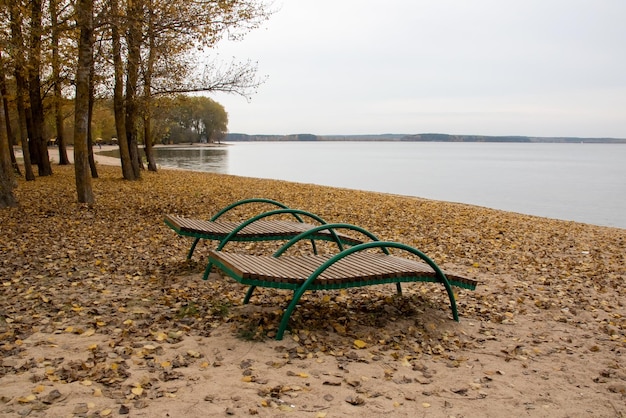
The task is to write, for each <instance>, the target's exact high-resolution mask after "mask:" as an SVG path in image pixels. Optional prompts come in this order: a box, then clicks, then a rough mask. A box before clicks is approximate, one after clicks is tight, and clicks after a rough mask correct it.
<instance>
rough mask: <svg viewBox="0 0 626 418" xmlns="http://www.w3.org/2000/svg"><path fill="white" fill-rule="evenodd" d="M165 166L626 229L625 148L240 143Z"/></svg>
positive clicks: (188, 151)
mask: <svg viewBox="0 0 626 418" xmlns="http://www.w3.org/2000/svg"><path fill="white" fill-rule="evenodd" d="M157 162H158V163H159V164H160V165H162V166H169V167H178V168H184V169H188V170H198V171H210V172H217V173H224V174H233V175H238V176H248V177H259V178H271V179H280V180H287V181H293V182H301V183H313V184H320V185H328V186H334V187H344V188H350V189H360V190H369V191H377V192H384V193H394V194H401V195H408V196H418V197H424V198H428V199H435V200H445V201H451V202H461V203H469V204H475V205H479V206H485V207H490V208H495V209H503V210H507V211H512V212H518V213H525V214H530V215H538V216H543V217H549V218H557V219H565V220H573V221H577V222H584V223H591V224H596V225H605V226H613V227H619V228H626V145H623V144H622V145H620V144H537V143H530V144H529V143H506V144H505V143H448V142H428V143H424V142H243V143H239V142H238V143H234V144H231V145H226V146H219V147H197V146H195V147H188V148H177V149H173V148H157Z"/></svg>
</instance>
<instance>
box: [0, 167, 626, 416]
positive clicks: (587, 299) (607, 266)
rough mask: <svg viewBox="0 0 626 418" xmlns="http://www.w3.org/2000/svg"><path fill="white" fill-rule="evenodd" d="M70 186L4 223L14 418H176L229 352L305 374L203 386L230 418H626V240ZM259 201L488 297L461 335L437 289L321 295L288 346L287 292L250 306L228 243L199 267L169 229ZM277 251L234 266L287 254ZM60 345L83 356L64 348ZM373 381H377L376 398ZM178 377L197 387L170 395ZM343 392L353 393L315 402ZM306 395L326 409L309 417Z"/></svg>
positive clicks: (449, 211) (280, 191)
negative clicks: (314, 217) (355, 236)
mask: <svg viewBox="0 0 626 418" xmlns="http://www.w3.org/2000/svg"><path fill="white" fill-rule="evenodd" d="M54 172H55V174H54V175H53V176H52V177H48V178H37V180H36V181H34V182H24V181H20V184H19V187H18V189H17V197H18V199H19V202H20V207H18V208H14V209H7V210H2V211H0V278H1V283H0V284H1V286H2V292H1V294H0V352H1V353H2V354H1V357H2V359H3V360H2V364H1V367H0V414H3V415H6V416H24V415H29V414H30V415H31V416H46V415H47V414H52V415H55V416H56V415H57V414H61V413H62V414H63V415H69V416H106V415H117V414H126V413H130V412H133V411H136V412H137V415H144V416H167V415H166V414H165V413H164V412H163V411H164V410H165V409H164V406H163V405H164V404H163V402H168V400H169V402H175V401H176V398H177V396H178V399H181V398H182V397H183V395H182V394H181V392H180V391H182V390H183V389H181V388H183V387H193V382H194V381H195V380H194V379H201V377H197V376H196V374H198V373H199V374H198V376H201V375H202V373H201V372H202V371H203V370H209V369H213V373H214V372H215V370H216V368H218V367H220V366H226V365H225V363H226V362H228V361H227V359H228V355H226V354H224V352H223V351H220V350H219V349H218V348H215V347H213V348H212V351H207V352H204V351H203V350H202V349H201V348H200V346H201V344H200V342H202V344H209V345H210V344H211V341H218V338H226V339H230V340H229V341H231V343H232V344H233V347H239V346H240V345H241V346H246V347H247V346H249V345H250V344H252V345H253V347H256V348H253V349H252V351H258V352H259V353H260V352H263V350H268V349H269V350H271V352H272V353H275V355H276V358H279V359H287V360H285V363H280V362H278V363H276V362H274V363H272V362H271V361H269V360H266V359H263V358H256V357H255V355H254V352H252V353H248V354H247V356H248V357H249V358H246V360H243V361H242V362H241V363H240V364H237V369H238V372H236V373H235V378H236V379H235V381H234V382H230V383H229V386H228V387H229V388H231V390H234V391H236V392H237V393H240V394H239V395H230V394H229V395H228V396H225V395H224V394H223V393H221V395H219V396H218V395H216V394H218V393H220V391H219V390H218V388H219V385H220V384H225V383H224V382H219V381H218V382H216V381H212V380H210V379H209V381H208V382H204V383H202V385H203V387H204V388H205V390H206V393H205V394H204V395H203V396H202V397H201V398H200V399H201V401H199V402H201V404H202V405H204V406H203V407H204V408H208V406H207V405H210V406H211V407H212V408H215V409H207V410H205V412H206V411H213V412H215V411H219V412H220V413H222V414H227V415H250V414H252V415H257V414H260V415H264V416H265V415H267V416H275V415H277V414H286V413H289V412H299V415H298V416H318V417H324V416H328V417H332V416H350V415H353V414H355V413H358V414H361V415H364V416H378V414H382V413H385V414H395V415H397V416H413V415H412V414H413V412H415V409H420V410H424V411H426V410H427V411H430V412H432V414H433V416H440V415H441V416H475V413H474V412H472V411H473V410H474V408H476V407H477V406H478V407H480V408H482V409H481V410H483V411H484V412H485V414H484V416H498V414H499V413H501V412H507V413H511V412H512V411H516V412H517V413H515V414H514V415H521V414H525V415H528V416H586V415H588V413H592V415H595V416H619V417H621V416H624V415H625V414H626V407H625V406H624V405H625V404H626V370H625V367H626V364H625V362H624V358H623V355H624V354H625V353H626V319H625V317H626V308H625V306H624V304H625V300H626V299H625V298H624V295H625V294H626V292H625V290H626V284H625V283H626V230H623V229H616V228H605V227H597V226H592V225H584V224H580V223H574V222H566V221H558V220H551V219H544V218H538V217H532V216H526V215H519V214H513V213H508V212H501V211H496V210H490V209H485V208H480V207H475V206H469V205H462V204H454V203H445V202H436V201H429V200H423V199H416V198H409V197H401V196H392V195H386V194H378V193H369V192H361V191H354V190H344V189H336V188H329V187H322V186H314V185H303V184H295V183H289V182H282V181H272V180H260V179H251V178H242V177H235V176H226V175H216V174H207V173H194V172H185V171H161V172H159V173H156V174H155V173H149V172H145V173H144V174H143V179H142V180H141V181H137V182H128V181H124V180H122V179H121V173H120V169H119V168H118V167H107V166H100V167H99V173H100V177H101V178H99V179H95V180H93V188H94V192H95V195H96V203H95V205H93V206H87V205H81V204H78V203H76V194H75V186H74V178H73V173H74V172H73V167H58V166H55V167H54ZM250 197H266V198H272V199H275V200H279V201H281V202H283V203H285V204H287V205H289V206H291V207H295V208H300V209H305V210H308V211H311V212H314V213H316V214H318V215H320V216H322V217H323V218H325V219H326V220H327V221H333V222H347V223H352V224H356V225H359V226H362V227H365V228H366V229H368V230H370V231H372V232H373V233H375V234H376V235H378V236H379V238H381V239H384V240H393V241H400V242H403V243H406V244H409V245H412V246H414V247H416V248H418V249H420V250H422V251H423V252H425V253H426V254H427V255H429V256H430V257H431V258H432V259H434V260H435V261H436V262H437V263H438V264H439V265H440V266H442V267H443V268H445V269H447V270H450V271H454V272H456V273H459V274H461V275H466V276H468V277H472V278H476V279H477V280H478V281H479V282H480V284H479V286H478V288H477V290H476V291H474V292H471V291H466V290H461V291H458V292H457V303H458V307H459V313H460V315H461V321H460V323H455V322H453V321H452V320H451V319H450V313H449V308H448V307H447V296H446V294H445V292H444V291H443V289H442V288H440V286H437V285H435V284H409V285H405V286H404V294H403V296H397V295H395V292H394V290H395V286H375V287H367V288H359V289H348V290H343V291H337V292H318V293H314V294H308V295H306V296H305V297H304V298H303V299H302V302H301V304H300V306H299V307H298V309H297V310H296V311H295V313H294V315H293V316H292V319H291V323H290V327H291V329H290V332H289V333H287V334H286V337H285V341H284V342H276V341H273V340H272V339H271V338H270V337H271V336H272V335H273V333H274V332H275V329H276V326H277V325H278V322H279V320H280V315H281V308H283V307H284V306H285V305H286V302H287V301H288V298H289V296H290V295H289V294H288V292H285V291H279V290H268V289H262V290H260V291H258V294H256V295H255V297H254V298H253V299H252V301H251V304H250V305H246V306H244V305H242V298H243V296H244V294H245V289H244V288H243V287H242V286H241V285H239V284H238V283H236V282H234V281H233V280H230V279H228V278H224V277H221V276H220V275H218V274H215V273H214V274H212V275H211V277H210V280H208V281H206V282H205V281H202V280H201V275H202V272H203V269H204V267H205V262H206V259H205V255H206V249H207V248H208V245H210V244H208V243H207V244H204V245H200V246H199V247H198V249H197V250H196V253H195V255H194V258H193V260H192V261H186V260H185V256H186V253H187V250H188V248H189V246H190V244H191V241H190V240H189V239H187V238H181V237H178V236H177V235H176V234H175V233H174V232H173V231H172V230H170V229H169V228H167V226H165V224H164V223H163V216H164V215H165V214H179V215H185V216H189V217H200V218H209V217H210V216H211V215H213V214H214V213H215V212H216V211H217V210H219V209H220V208H222V207H224V206H226V205H227V204H229V203H232V202H234V201H236V200H240V199H244V198H250ZM254 210H258V208H256V209H255V208H250V209H248V210H240V211H237V212H236V213H234V214H233V217H234V218H237V219H245V218H246V217H247V216H249V215H251V214H252V212H253V211H254ZM234 218H233V219H234ZM275 245H276V244H239V245H234V246H233V247H232V248H231V251H246V252H255V253H268V252H269V251H270V250H271V249H274V248H276V247H275ZM299 251H307V249H306V248H302V249H300V250H299ZM63 338H65V339H63ZM60 339H63V341H64V344H66V346H65V347H66V348H67V347H74V348H75V350H76V351H75V354H72V355H70V354H69V353H70V351H72V350H69V349H68V350H69V351H67V350H66V351H65V353H64V351H63V350H60V351H59V346H61V347H63V345H62V344H59V343H58V341H59V340H60ZM70 341H71V343H70ZM190 341H195V342H196V345H191V346H190V345H189V344H190ZM220 341H221V340H220ZM232 341H234V342H232ZM74 343H75V344H76V345H72V344H74ZM198 344H200V345H198ZM237 349H238V348H232V350H231V349H229V350H231V351H232V352H236V351H237ZM239 349H241V347H239ZM329 357H330V358H332V361H333V364H332V366H331V367H332V369H333V371H332V373H331V372H330V371H328V370H326V371H323V372H321V373H319V372H318V373H317V378H316V380H315V382H317V386H316V384H315V383H311V382H309V383H306V384H305V383H304V381H305V380H307V379H308V380H309V381H311V380H312V379H315V376H316V374H315V372H314V371H312V370H309V369H310V368H311V367H313V366H315V367H316V370H317V369H319V368H321V367H322V366H321V365H323V364H326V363H328V358H329ZM279 363H280V364H279ZM285 364H290V365H294V367H293V368H292V369H290V370H288V371H285V373H284V379H285V382H289V381H293V380H294V379H295V380H296V381H297V380H300V381H302V383H300V385H297V384H294V383H291V384H290V385H289V384H287V383H285V382H278V381H277V382H274V384H273V385H272V382H270V380H271V379H276V377H271V376H274V375H272V374H271V373H273V372H275V371H276V370H279V371H280V372H283V371H284V369H282V367H283V366H284V365H285ZM261 365H262V366H261ZM190 370H195V373H196V374H194V373H191V372H190ZM262 370H265V371H263V372H262ZM349 370H353V374H354V373H360V375H349V374H347V373H348V371H349ZM356 370H358V372H357V371H356ZM374 370H376V372H375V371H374ZM194 376H195V377H194ZM264 376H270V377H264ZM279 376H280V374H279ZM320 376H321V377H320ZM367 376H369V377H367ZM140 377H141V378H140ZM368 379H369V380H368ZM371 379H379V380H376V381H377V382H378V383H377V385H369V386H368V385H367V382H368V381H371ZM457 379H458V380H457ZM16 382H17V383H16ZM166 382H187V383H186V386H185V385H182V384H180V385H179V387H177V388H176V390H175V391H170V392H168V389H166V388H165V387H166ZM449 382H451V383H449ZM496 382H497V383H498V384H496ZM18 383H20V384H21V385H25V386H23V387H22V386H19V385H18V386H16V385H17V384H18ZM72 384H80V385H81V387H82V389H84V390H85V391H86V392H85V393H87V394H88V395H89V396H94V397H95V398H94V399H96V400H99V401H98V402H100V401H102V402H100V403H98V402H96V401H94V402H91V401H84V402H83V401H82V400H80V399H83V398H80V399H78V398H76V399H75V400H73V398H72V393H75V392H76V390H75V389H72V390H66V389H65V388H67V387H72V388H74V387H75V386H71V385H72ZM207 385H208V387H213V388H214V389H213V390H207V389H206V387H207ZM250 385H252V386H250ZM385 385H392V386H385ZM9 387H12V388H13V390H9V389H8V388H9ZM16 387H19V389H16ZM251 387H253V388H254V389H250V388H251ZM294 387H296V388H299V390H298V389H294ZM328 388H331V389H333V390H336V391H339V390H343V391H346V393H347V395H346V396H343V395H342V396H341V399H338V397H337V396H335V397H333V396H331V397H330V398H324V397H321V396H320V393H321V392H319V391H318V392H316V390H318V389H328ZM384 388H387V389H384ZM396 388H400V389H396ZM394 391H397V392H394ZM305 392H306V395H305V394H304V393H305ZM241 393H244V394H247V395H245V396H244V395H242V394H241ZM294 393H295V395H294ZM83 395H84V394H83ZM85 396H86V395H85ZM220 396H221V398H220ZM298 396H299V397H300V400H304V399H308V398H307V396H310V397H311V399H317V400H315V401H313V400H311V401H309V402H310V403H311V404H310V405H309V404H307V405H308V409H307V408H305V407H304V406H302V405H300V406H298V405H297V402H295V401H294V399H296V398H297V397H298ZM316 396H317V398H315V397H316ZM220 399H221V400H220ZM105 400H108V401H109V403H107V402H105ZM315 402H316V403H315ZM495 404H497V405H498V406H496V405H495ZM150 405H157V406H156V407H154V408H156V409H150V408H151V406H150ZM169 405H171V403H170V404H169ZM55 408H56V409H55ZM63 408H65V409H63ZM346 408H347V409H346ZM350 408H351V409H350ZM355 408H360V409H355ZM489 408H491V409H489ZM142 411H143V412H142ZM190 411H191V412H189V411H187V416H201V415H202V414H203V413H205V412H201V411H203V409H202V407H200V408H198V407H196V408H195V409H191V410H190ZM585 411H587V412H585ZM155 413H158V414H160V413H162V415H150V414H155ZM196 413H197V415H196ZM305 413H306V414H305Z"/></svg>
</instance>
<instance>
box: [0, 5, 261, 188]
mask: <svg viewBox="0 0 626 418" xmlns="http://www.w3.org/2000/svg"><path fill="white" fill-rule="evenodd" d="M271 14H272V12H271V10H270V9H269V5H268V4H265V3H264V2H263V1H262V0H258V1H257V0H195V1H193V2H190V1H187V0H132V1H131V0H80V1H72V0H47V1H44V0H0V54H1V55H0V58H1V59H2V66H1V67H0V81H2V84H3V85H4V80H6V86H7V88H6V89H2V98H3V110H4V109H6V110H7V114H8V115H9V117H5V118H4V119H3V120H4V123H3V125H4V126H2V127H1V128H2V129H4V130H5V132H6V133H7V141H4V142H6V143H8V146H6V145H5V146H2V147H0V153H2V154H0V157H2V158H0V160H3V161H8V159H7V158H5V157H7V156H8V155H9V154H11V151H12V145H15V144H19V143H21V144H22V151H23V156H24V169H25V174H26V178H27V179H28V180H34V179H35V176H34V173H33V171H32V169H31V164H36V165H37V167H38V174H39V175H40V176H45V175H51V174H52V168H51V167H50V158H49V156H48V148H47V144H48V142H49V141H50V140H51V139H52V138H54V139H55V142H56V144H58V145H59V161H60V163H61V164H66V163H67V162H68V159H67V157H66V155H65V152H66V151H65V146H66V143H67V142H72V140H71V138H69V137H68V136H67V135H66V133H67V132H66V130H67V127H68V126H71V125H72V121H73V123H74V126H73V128H74V129H73V131H74V137H73V140H74V146H75V148H74V150H75V152H76V150H77V149H78V150H79V152H82V150H83V147H82V145H83V143H84V145H85V147H84V149H85V150H86V152H87V154H88V155H89V154H90V153H91V152H92V145H93V142H94V133H95V134H96V135H98V134H97V133H96V132H104V131H106V130H107V129H110V128H105V127H103V126H98V124H93V123H92V122H93V117H94V114H97V111H98V108H101V107H99V106H97V105H96V104H97V103H98V101H100V100H103V99H104V100H109V101H110V102H112V103H113V106H112V107H113V121H114V127H115V129H114V130H115V135H116V137H117V139H118V143H119V146H120V154H121V161H122V175H123V177H124V178H125V179H128V180H134V179H138V178H140V175H141V169H143V162H142V161H143V159H142V157H141V156H140V150H139V145H138V144H141V143H143V144H144V152H145V156H146V158H147V160H148V168H149V169H150V170H155V171H156V164H154V161H153V156H152V151H151V150H152V148H151V147H152V144H153V143H155V142H156V141H162V140H163V138H164V136H163V135H164V133H166V134H169V135H170V138H171V135H172V132H173V131H176V130H182V131H185V133H186V134H187V135H189V134H195V135H197V136H198V138H199V139H201V140H204V141H207V142H211V141H219V140H220V139H221V138H223V136H224V135H225V133H226V131H227V123H228V117H227V114H226V112H225V110H224V109H223V108H222V107H221V106H220V105H219V104H217V103H216V102H214V101H212V100H210V99H208V98H203V97H195V96H194V97H189V98H183V96H180V95H181V94H183V93H200V92H204V93H211V92H217V91H220V92H228V93H233V94H239V95H242V96H245V97H248V96H250V95H251V94H253V93H254V92H255V90H256V88H257V87H258V86H259V85H260V84H261V83H262V82H263V79H262V78H259V77H258V76H257V73H256V71H257V67H256V64H255V63H252V62H250V61H245V60H244V61H233V62H225V63H224V62H219V61H215V60H211V59H210V57H211V54H212V51H213V50H214V49H215V48H216V46H217V44H218V43H219V41H220V40H222V39H231V40H232V39H235V40H237V39H241V38H242V37H243V36H245V34H246V33H248V32H249V31H250V30H253V29H255V28H258V27H259V26H260V25H261V24H262V23H263V22H264V21H266V20H267V19H268V18H269V17H270V16H271ZM80 57H82V64H81V61H80V59H81V58H80ZM85 83H86V84H85ZM79 89H82V90H80V91H79ZM79 98H80V100H78V99H79ZM68 103H73V108H69V107H68ZM168 103H169V105H171V104H181V105H183V106H190V107H191V108H193V110H192V111H191V112H192V113H191V114H190V115H187V116H185V117H184V118H183V114H184V112H183V111H181V112H182V113H181V115H179V116H180V117H179V118H178V119H173V118H172V116H173V114H170V115H169V116H168V118H166V120H165V121H163V120H161V119H159V118H157V117H156V116H157V115H159V116H160V115H162V113H163V110H164V108H165V107H168V106H166V104H168ZM84 112H86V113H84ZM185 112H186V111H185ZM85 117H86V118H87V119H86V124H84V123H85V119H84V118H85ZM76 124H79V125H80V126H78V125H76ZM85 129H86V132H83V130H85ZM4 142H3V143H4ZM77 142H80V144H77ZM77 145H79V146H78V147H77ZM7 148H9V149H8V150H7ZM89 162H90V164H91V166H92V170H91V175H92V176H97V172H96V170H95V167H94V165H95V163H93V158H90V159H89ZM10 170H11V169H10V168H9V171H10ZM76 175H77V176H82V175H86V174H84V173H83V172H82V171H81V172H80V173H79V172H78V171H77V173H76ZM79 184H87V183H86V182H84V181H82V182H79V181H78V179H77V187H80V186H78V185H79ZM2 190H3V191H4V188H3V189H2ZM78 194H79V196H80V195H85V194H84V193H81V192H80V191H79V193H78ZM87 195H88V194H87ZM79 200H80V198H79Z"/></svg>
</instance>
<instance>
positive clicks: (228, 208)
mask: <svg viewBox="0 0 626 418" xmlns="http://www.w3.org/2000/svg"><path fill="white" fill-rule="evenodd" d="M252 203H267V204H270V205H274V206H278V207H279V208H283V209H287V208H288V206H287V205H285V204H284V203H280V202H277V201H276V200H272V199H265V198H261V197H259V198H257V197H255V198H251V199H243V200H239V201H237V202H235V203H231V204H230V205H228V206H226V207H225V208H223V209H222V210H220V211H219V212H217V213H216V214H215V215H213V216H212V217H211V219H209V221H211V222H214V221H216V220H217V219H218V218H219V217H220V216H222V215H224V214H225V213H227V212H229V211H231V210H232V209H234V208H236V207H238V206H242V205H247V204H252ZM296 219H297V220H298V222H303V221H302V219H300V218H299V217H298V216H296ZM169 226H170V227H172V225H169ZM194 237H195V240H194V241H193V244H191V248H190V249H189V253H188V254H187V259H188V260H191V256H192V255H193V252H194V251H195V249H196V246H197V245H198V242H199V241H200V240H201V239H206V238H204V237H202V236H197V235H194Z"/></svg>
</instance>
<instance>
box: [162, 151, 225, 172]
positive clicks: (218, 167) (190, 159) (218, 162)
mask: <svg viewBox="0 0 626 418" xmlns="http://www.w3.org/2000/svg"><path fill="white" fill-rule="evenodd" d="M155 151H156V153H155V158H156V160H157V164H160V165H162V166H164V167H175V168H181V169H184V170H195V171H208V172H211V173H220V174H228V149H227V147H190V148H155Z"/></svg>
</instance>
